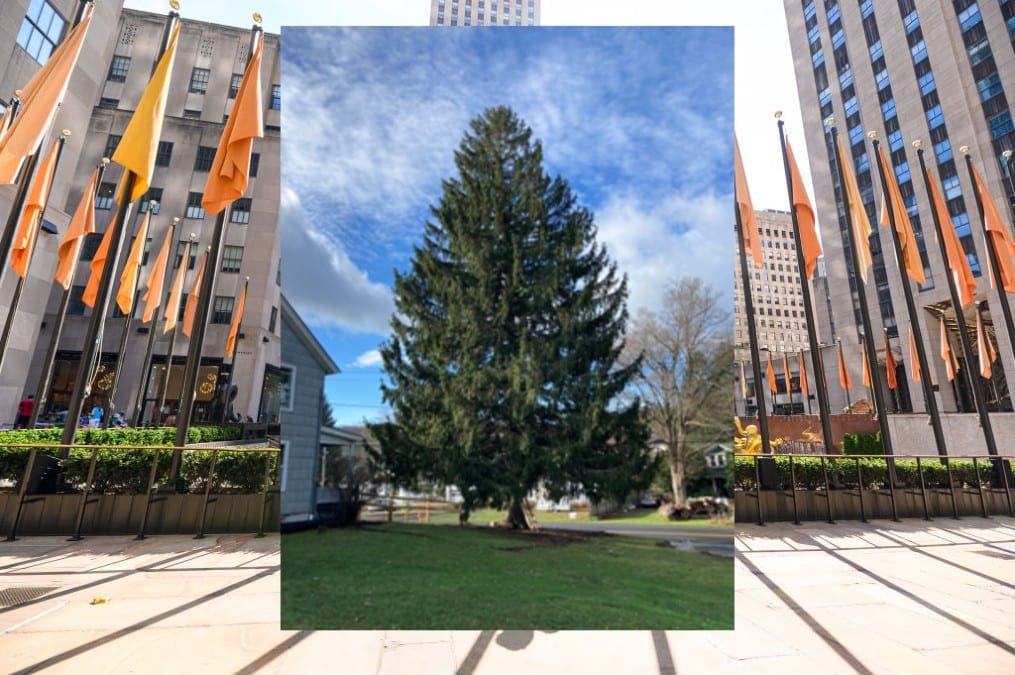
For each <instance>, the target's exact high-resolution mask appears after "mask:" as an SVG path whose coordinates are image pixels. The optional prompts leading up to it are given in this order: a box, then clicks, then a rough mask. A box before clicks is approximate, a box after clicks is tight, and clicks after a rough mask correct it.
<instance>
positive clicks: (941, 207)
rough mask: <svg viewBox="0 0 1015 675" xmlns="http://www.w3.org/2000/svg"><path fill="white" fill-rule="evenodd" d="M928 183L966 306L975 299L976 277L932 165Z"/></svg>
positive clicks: (948, 254) (928, 172)
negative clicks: (939, 189) (942, 196)
mask: <svg viewBox="0 0 1015 675" xmlns="http://www.w3.org/2000/svg"><path fill="white" fill-rule="evenodd" d="M927 184H928V185H930V200H931V202H932V203H933V205H934V211H935V212H936V213H937V219H938V222H939V223H941V234H942V235H943V236H944V243H945V254H946V256H947V258H948V261H947V262H948V269H949V270H951V273H952V278H953V279H954V280H955V287H956V288H957V289H958V291H959V302H960V303H961V304H962V306H963V307H965V306H966V305H968V304H969V303H971V302H972V301H973V296H974V295H975V294H976V279H975V278H973V270H972V269H971V268H970V267H969V258H967V257H966V253H965V251H963V250H962V242H961V241H959V235H958V233H957V232H956V231H955V227H954V226H953V225H952V219H951V215H950V214H949V213H948V207H947V206H945V202H944V199H942V198H941V192H940V191H938V189H937V184H936V183H935V182H934V175H933V174H932V173H931V172H930V167H928V168H927ZM987 267H988V268H989V267H990V265H989V264H988V266H987Z"/></svg>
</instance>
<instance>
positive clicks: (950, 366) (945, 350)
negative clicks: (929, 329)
mask: <svg viewBox="0 0 1015 675" xmlns="http://www.w3.org/2000/svg"><path fill="white" fill-rule="evenodd" d="M938 321H939V322H940V323H941V360H942V361H944V362H945V374H946V375H947V376H948V381H949V382H950V381H951V380H954V379H955V373H956V372H957V371H958V364H957V363H955V357H954V356H953V355H952V347H951V344H949V342H948V329H947V328H945V317H944V314H942V315H941V316H940V317H938Z"/></svg>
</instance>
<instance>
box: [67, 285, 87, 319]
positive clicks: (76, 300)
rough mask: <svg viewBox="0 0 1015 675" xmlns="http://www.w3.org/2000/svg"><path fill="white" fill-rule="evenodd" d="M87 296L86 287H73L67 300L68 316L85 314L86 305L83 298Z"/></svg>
mask: <svg viewBox="0 0 1015 675" xmlns="http://www.w3.org/2000/svg"><path fill="white" fill-rule="evenodd" d="M84 294H85V287H84V286H71V287H70V297H69V298H68V300H67V315H68V316H81V315H83V314H84V313H85V303H84V302H82V300H81V296H82V295H84Z"/></svg>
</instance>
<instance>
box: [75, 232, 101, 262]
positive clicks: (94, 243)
mask: <svg viewBox="0 0 1015 675" xmlns="http://www.w3.org/2000/svg"><path fill="white" fill-rule="evenodd" d="M101 243H102V234H101V233H99V232H91V233H89V234H86V235H85V240H84V242H82V244H81V255H80V256H79V257H78V259H79V260H81V261H89V260H91V259H92V258H94V257H95V252H96V251H98V250H99V244H101Z"/></svg>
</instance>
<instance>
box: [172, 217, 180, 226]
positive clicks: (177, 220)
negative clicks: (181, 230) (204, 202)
mask: <svg viewBox="0 0 1015 675" xmlns="http://www.w3.org/2000/svg"><path fill="white" fill-rule="evenodd" d="M178 222H180V217H179V216H177V217H176V218H173V225H176V224H177V223H178Z"/></svg>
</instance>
